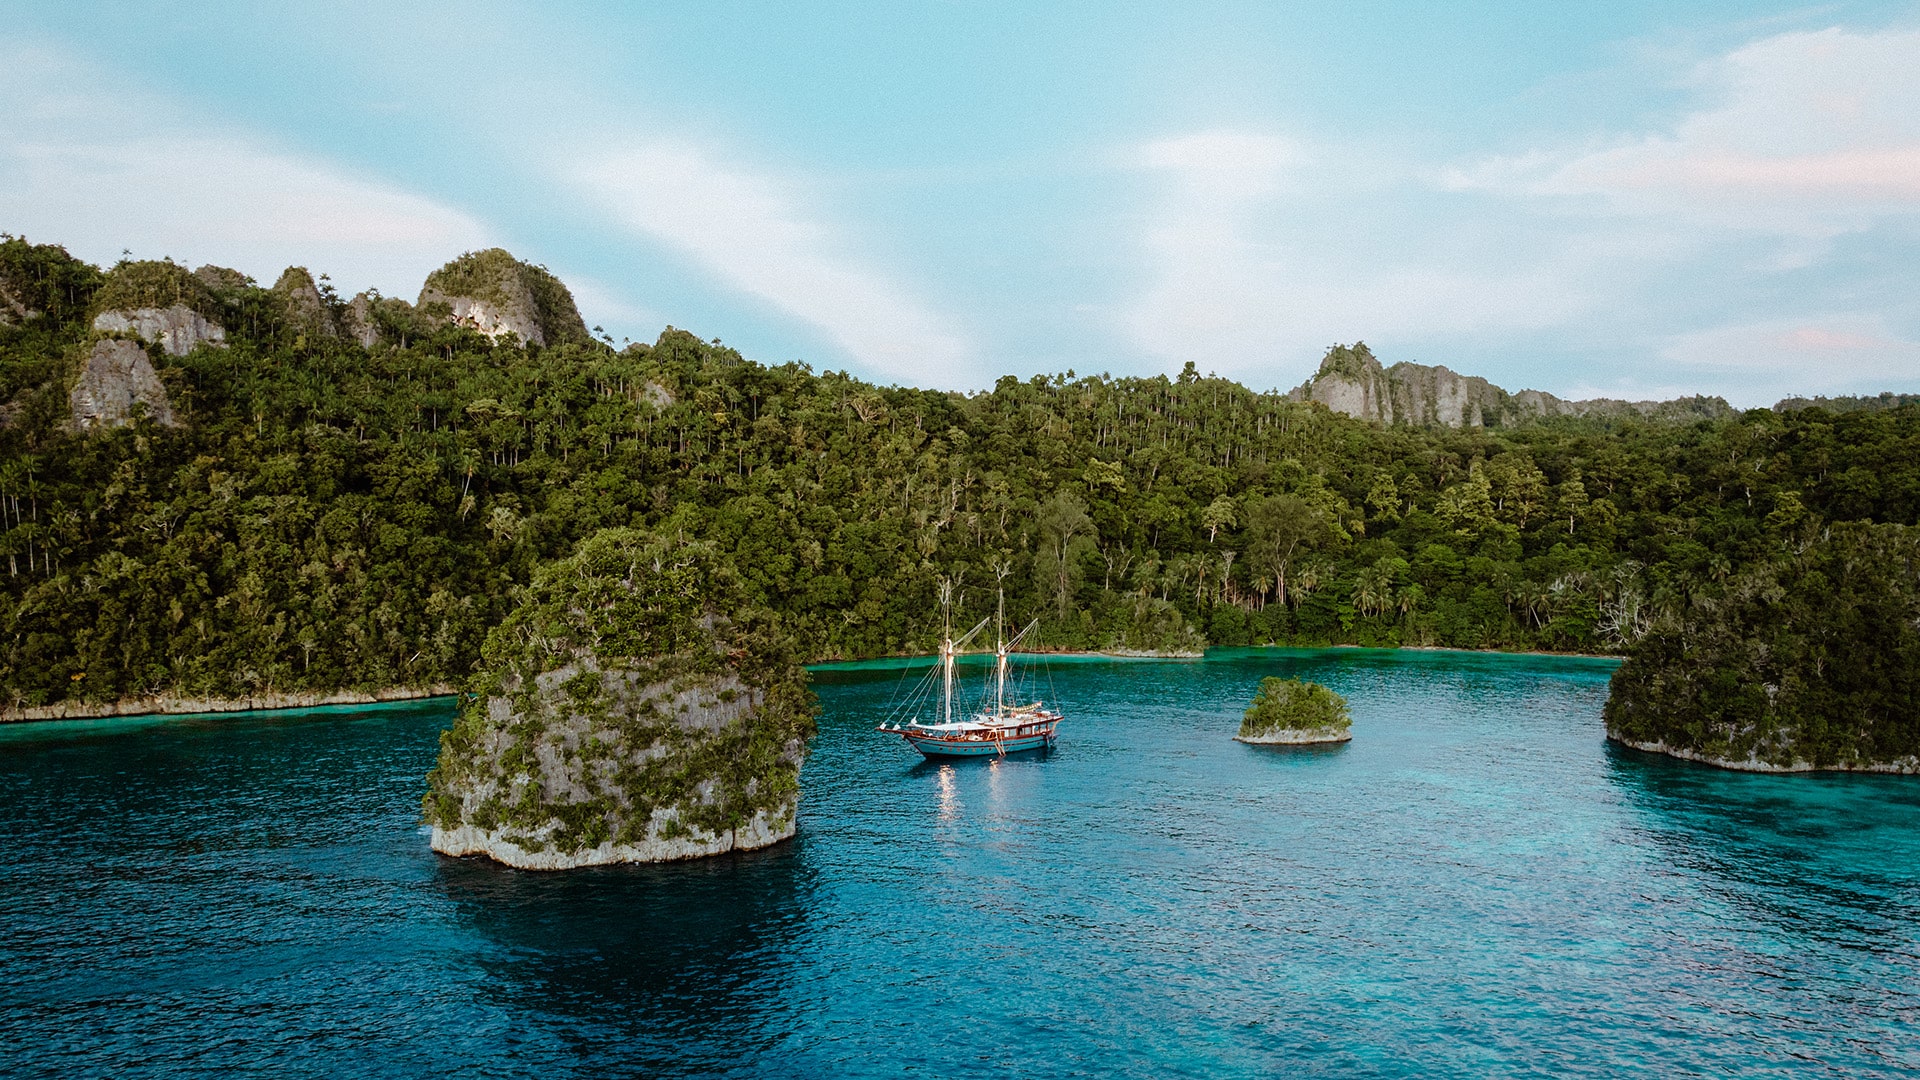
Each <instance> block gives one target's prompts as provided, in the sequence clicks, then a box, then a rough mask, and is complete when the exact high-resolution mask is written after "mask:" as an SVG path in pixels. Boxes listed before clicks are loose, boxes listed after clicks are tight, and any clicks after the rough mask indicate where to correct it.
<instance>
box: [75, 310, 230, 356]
mask: <svg viewBox="0 0 1920 1080" xmlns="http://www.w3.org/2000/svg"><path fill="white" fill-rule="evenodd" d="M93 328H94V329H95V330H101V331H105V332H107V333H110V334H132V335H133V336H135V337H137V338H139V339H140V340H142V341H148V342H157V343H158V344H159V346H160V347H161V348H162V349H165V350H166V351H167V355H168V356H185V355H187V354H188V353H190V352H192V351H193V350H194V348H195V347H196V346H198V345H201V344H207V345H225V344H226V343H227V331H226V328H225V327H222V326H221V325H220V324H219V323H216V322H211V321H209V320H208V319H207V317H206V316H204V315H202V314H200V313H199V312H197V311H194V310H193V309H192V308H189V307H187V306H185V305H183V304H175V305H173V306H172V307H165V308H134V309H133V310H131V311H103V312H101V313H100V314H98V315H95V316H94V317H93Z"/></svg>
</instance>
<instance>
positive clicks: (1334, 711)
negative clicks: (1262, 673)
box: [1240, 676, 1353, 739]
mask: <svg viewBox="0 0 1920 1080" xmlns="http://www.w3.org/2000/svg"><path fill="white" fill-rule="evenodd" d="M1352 726H1353V720H1352V717H1350V716H1349V715H1348V714H1347V699H1346V698H1343V697H1341V696H1340V695H1339V694H1336V693H1334V692H1333V691H1332V690H1329V689H1327V688H1326V687H1324V686H1321V685H1320V684H1319V683H1315V682H1303V681H1301V680H1299V679H1281V678H1276V677H1273V676H1268V677H1267V678H1264V679H1261V680H1260V689H1259V690H1258V691H1257V692H1255V694H1254V695H1253V704H1252V705H1251V706H1250V707H1249V708H1248V709H1247V711H1246V714H1245V716H1244V717H1243V718H1242V719H1241V721H1240V737H1241V738H1243V739H1246V738H1254V737H1257V736H1260V735H1270V734H1272V733H1273V732H1276V731H1329V730H1331V731H1345V730H1347V729H1348V728H1350V727H1352Z"/></svg>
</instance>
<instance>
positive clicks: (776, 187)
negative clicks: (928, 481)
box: [0, 0, 1920, 405]
mask: <svg viewBox="0 0 1920 1080" xmlns="http://www.w3.org/2000/svg"><path fill="white" fill-rule="evenodd" d="M9 8H10V9H11V10H10V15H9V17H8V18H7V19H6V20H4V28H0V105H4V106H5V108H4V109H0V230H6V231H11V232H15V233H25V234H26V235H28V236H29V237H31V238H33V239H35V240H41V241H57V242H62V243H65V244H67V245H68V246H69V248H70V249H71V250H73V251H74V252H75V254H78V255H81V256H83V257H85V258H89V259H92V260H94V261H97V262H108V261H111V260H112V259H113V258H115V257H117V256H118V255H119V253H120V251H121V249H122V248H128V249H131V250H132V251H133V252H134V254H136V255H138V256H142V257H153V256H161V255H170V256H172V257H174V258H175V259H177V260H180V261H184V262H188V263H191V264H194V265H198V264H200V263H203V262H214V263H220V264H224V265H231V266H237V267H239V268H240V269H242V270H244V271H246V272H248V273H250V274H252V275H254V276H255V277H257V278H260V279H262V280H263V281H271V279H272V278H273V277H274V276H276V275H277V274H278V272H279V271H280V269H281V268H282V267H284V266H286V265H288V264H289V263H302V264H305V265H308V266H310V267H311V268H312V269H313V270H314V271H315V272H327V273H330V274H331V275H332V277H333V279H334V281H335V283H336V284H337V285H338V286H339V287H340V288H341V289H342V290H343V291H345V292H349V293H350V292H353V291H357V290H359V289H362V288H368V287H373V288H378V289H380V290H381V291H383V292H385V293H387V294H389V295H400V296H406V297H408V298H411V297H412V296H413V294H414V293H415V292H416V291H417V290H418V288H419V283H420V280H421V278H422V277H424V276H425V274H426V273H427V271H428V270H430V269H432V268H433V267H434V266H437V265H438V264H440V263H441V262H444V261H445V260H446V259H447V258H450V257H451V256H453V255H455V254H458V253H459V252H461V251H463V250H467V249H470V248H473V247H478V246H487V245H494V244H498V245H502V246H505V247H507V248H508V249H510V250H512V251H513V252H514V253H515V254H517V255H519V256H521V257H522V258H526V259H529V260H531V261H534V262H539V263H542V264H545V265H546V266H548V267H550V268H551V269H553V270H554V271H555V272H556V273H558V274H560V275H561V277H563V278H564V279H566V280H567V281H568V282H569V283H570V284H571V285H573V286H574V288H575V292H576V295H577V296H578V298H579V300H580V303H581V307H582V309H583V312H584V314H585V315H586V316H587V320H588V322H589V323H590V324H593V323H598V324H600V325H603V326H605V327H606V328H607V329H608V331H610V332H611V333H612V334H613V335H614V336H615V338H616V339H618V338H621V337H633V338H636V339H640V338H644V339H651V338H652V337H653V336H654V335H655V334H656V333H657V332H658V331H659V328H660V327H661V326H662V325H664V324H667V323H672V324H674V325H677V326H681V327H685V328H687V329H690V330H693V331H695V332H696V333H699V334H701V335H702V336H705V337H719V338H722V339H724V340H725V341H727V342H728V343H729V344H732V345H735V346H736V347H738V348H740V349H741V350H742V351H743V352H745V353H746V354H747V355H749V356H752V357H755V358H757V359H761V360H765V361H769V362H780V361H784V360H789V359H804V360H806V361H808V362H809V363H811V364H813V365H814V367H815V368H816V369H820V368H845V369H849V370H852V371H854V372H856V373H858V374H860V375H863V376H866V377H869V378H874V379H879V380H881V381H887V382H902V383H909V384H918V385H928V386H942V387H957V388H963V389H972V388H979V387H985V386H988V385H991V383H992V381H993V379H994V378H995V377H996V376H998V375H1000V374H1003V373H1009V372H1011V373H1014V374H1019V375H1027V374H1031V373H1034V372H1039V371H1046V372H1052V371H1058V370H1063V369H1067V368H1072V369H1075V370H1077V371H1079V372H1082V373H1085V372H1092V371H1110V372H1113V373H1116V374H1147V373H1153V372H1160V371H1169V372H1170V371H1176V370H1178V369H1179V367H1180V366H1181V364H1182V363H1184V362H1185V361H1187V360H1189V359H1190V360H1193V361H1194V362H1195V363H1196V364H1198V365H1199V367H1200V368H1201V370H1203V371H1208V370H1211V371H1218V372H1219V373H1220V374H1223V375H1229V376H1232V377H1234V378H1238V379H1241V380H1243V381H1245V382H1247V383H1248V384H1250V385H1253V386H1255V387H1256V388H1261V389H1265V388H1269V387H1290V386H1293V385H1296V384H1297V383H1299V382H1300V381H1301V380H1302V379H1303V378H1305V377H1306V375H1308V374H1309V373H1310V372H1311V371H1312V369H1313V367H1314V365H1315V363H1316V362H1317V360H1318V358H1319V355H1320V353H1321V352H1322V351H1323V349H1324V348H1325V346H1326V345H1328V344H1330V343H1332V342H1335V341H1343V342H1344V341H1352V340H1355V339H1364V340H1366V341H1367V342H1369V343H1370V344H1371V345H1372V346H1373V347H1374V349H1375V351H1376V353H1378V354H1379V355H1380V356H1381V357H1382V358H1383V359H1385V360H1386V361H1387V362H1389V363H1391V362H1394V361H1397V360H1416V361H1420V362H1423V363H1444V364H1447V365H1449V366H1451V367H1454V368H1455V369H1457V370H1461V371H1465V372H1468V373H1473V374H1484V375H1486V376H1488V377H1489V378H1492V379H1494V380H1495V381H1496V382H1498V383H1500V384H1502V385H1505V386H1507V387H1509V388H1511V389H1518V388H1521V387H1538V388H1541V389H1546V390H1551V391H1554V392H1556V393H1561V394H1565V395H1591V394H1595V393H1606V394H1612V395H1625V396H1670V395H1673V394H1678V393H1693V392H1703V393H1718V394H1723V395H1725V396H1727V397H1728V398H1729V399H1731V400H1733V401H1734V402H1735V403H1737V404H1742V405H1752V404H1764V403H1770V402H1771V401H1773V400H1774V399H1775V398H1778V397H1780V396H1782V395H1783V394H1787V393H1793V392H1806V393H1814V392H1820V393H1849V392H1861V391H1878V390H1882V389H1893V390H1907V391H1912V390H1920V281H1916V273H1915V269H1916V267H1920V64H1916V63H1915V61H1916V59H1920V6H1917V5H1916V4H1913V3H1898V4H1895V3H1837V4H1827V5H1822V6H1818V7H1812V6H1808V7H1780V8H1776V9H1773V10H1770V11H1769V10H1766V9H1765V8H1764V7H1763V6H1762V5H1756V4H1731V3H1677V2H1663V3H1657V4H1656V3H1641V2H1613V3H1604V4H1603V3H1594V4H1562V5H1544V4H1517V3H1516V4H1504V5H1502V4H1479V5H1438V4H1429V5H1416V4H1394V5H1387V4H1364V3H1345V4H1323V5H1287V4H1250V3H1182V4H1112V3H1106V4H1071V5H1068V4H1062V5H1052V6H1047V7H1042V6H1040V5H1035V4H991V3H965V4H962V3H918V4H907V3H898V4H868V5H850V4H849V5H829V4H807V5H796V4H791V3H786V4H773V3H764V4H758V3H756V4H748V3H712V2H709V3H701V4H685V5H646V6H636V5H626V4H613V3H607V4H597V5H575V6H572V7H568V8H565V9H564V10H563V9H560V8H559V7H558V6H555V5H541V6H536V5H530V4H513V3H468V4H460V5H446V6H425V5H405V4H397V3H387V4H337V5H324V6H323V5H305V6H302V7H301V8H300V9H298V10H295V9H293V8H292V6H286V7H284V8H283V7H282V6H280V5H261V4H252V3H246V4H242V3H231V4H223V3H199V4H194V5H183V4H179V3H177V2H173V3H166V4H160V3H154V4H143V3H116V4H77V3H73V2H72V0H68V2H64V3H57V4H54V3H49V4H36V3H22V2H20V0H15V3H13V4H10V5H9Z"/></svg>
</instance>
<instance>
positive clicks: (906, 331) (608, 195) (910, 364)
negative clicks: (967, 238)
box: [566, 143, 978, 387]
mask: <svg viewBox="0 0 1920 1080" xmlns="http://www.w3.org/2000/svg"><path fill="white" fill-rule="evenodd" d="M566 179H567V180H569V181H570V182H571V183H572V184H574V185H575V186H576V187H577V188H578V189H579V190H580V191H582V192H583V193H585V194H586V195H587V196H588V197H589V198H591V199H593V200H594V201H595V202H596V203H597V204H599V205H600V206H601V207H602V208H603V209H605V210H606V211H607V212H608V213H610V214H611V215H612V216H613V217H614V218H615V219H616V220H617V221H619V222H620V223H621V224H622V225H624V226H625V227H626V228H628V229H630V230H632V231H633V232H634V233H636V234H638V235H642V236H646V237H649V238H652V239H654V240H658V241H663V242H665V243H667V244H669V245H671V246H673V247H675V248H677V249H679V250H681V251H682V252H685V253H686V254H688V255H691V256H692V257H693V258H694V259H696V260H697V261H698V262H699V263H700V264H701V265H703V266H704V267H706V268H707V269H708V270H710V271H711V272H713V273H714V274H716V275H717V276H718V277H720V278H721V279H722V280H724V281H726V282H727V283H728V284H730V285H731V286H733V287H734V288H737V289H740V290H742V291H744V292H746V293H749V294H751V295H753V296H756V297H758V298H760V299H761V300H763V301H766V302H767V303H769V304H771V305H773V306H774V307H775V308H778V309H779V310H781V311H783V312H785V313H786V314H788V315H790V316H793V317H796V318H799V319H801V320H803V321H805V322H807V323H810V324H812V325H813V326H815V327H817V328H818V329H820V330H821V331H823V332H824V333H825V334H826V335H827V336H828V337H829V338H830V339H831V340H832V341H833V342H834V343H835V344H836V345H838V346H839V347H840V348H842V349H844V350H845V351H846V352H847V353H848V354H850V355H851V356H853V357H854V358H855V359H856V360H858V361H859V362H860V363H862V364H863V365H865V366H867V367H869V368H871V369H872V370H874V371H876V372H877V373H879V374H881V375H883V376H885V377H889V378H896V379H901V380H905V381H909V382H913V383H915V384H918V385H934V386H942V387H961V386H969V385H972V384H973V383H974V382H975V381H977V374H978V373H977V372H975V371H974V370H973V368H974V363H973V357H972V350H971V349H970V348H969V346H968V343H967V342H966V340H965V339H964V337H963V336H962V334H961V333H960V332H959V331H958V330H957V329H956V328H955V327H953V326H952V325H951V324H950V322H949V321H948V320H947V319H946V318H945V317H944V316H942V315H941V314H940V313H938V312H936V311H934V310H932V309H931V308H929V307H928V306H926V305H925V304H923V303H922V302H921V301H919V300H918V299H916V298H915V297H913V296H911V295H909V294H908V293H907V292H906V291H905V290H904V289H902V288H901V287H899V286H897V285H895V284H894V283H893V282H891V281H889V280H888V279H887V277H886V276H885V275H883V274H882V273H880V272H879V271H877V270H874V269H871V268H869V267H866V266H863V265H861V264H860V263H859V262H858V261H857V260H856V259H854V258H853V257H852V256H850V255H849V254H847V252H846V247H847V245H846V242H845V240H844V239H843V238H842V237H841V236H840V235H839V234H838V232H837V231H836V230H835V229H833V228H831V227H829V226H828V225H826V224H825V223H823V222H821V221H820V220H819V219H818V218H817V217H815V216H814V215H812V214H809V213H808V212H807V211H805V210H804V209H803V208H802V207H801V206H800V205H799V204H798V200H797V199H796V198H795V197H794V196H793V195H792V194H790V193H789V192H788V191H787V190H784V189H783V186H782V185H781V184H780V183H779V182H777V181H775V180H773V179H771V178H769V177H766V176H762V175H757V174H755V173H752V172H749V171H746V170H742V169H738V168H735V167H732V166H729V165H726V164H723V163H720V162H718V161H716V160H715V159H714V158H713V156H712V155H710V154H708V153H707V152H705V151H703V150H700V149H698V148H695V147H692V146H689V145H685V144H669V143H656V144H650V145H641V146H635V147H631V148H628V149H624V150H620V151H618V152H614V153H609V154H606V155H603V156H600V157H598V158H595V159H593V160H590V161H588V162H586V163H584V164H582V165H580V166H578V167H577V168H576V169H575V170H574V171H572V172H571V173H570V174H568V176H567V177H566Z"/></svg>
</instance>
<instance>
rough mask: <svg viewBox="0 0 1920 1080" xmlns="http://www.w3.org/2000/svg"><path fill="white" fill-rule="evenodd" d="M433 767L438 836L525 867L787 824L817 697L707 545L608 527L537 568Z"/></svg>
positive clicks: (447, 845)
mask: <svg viewBox="0 0 1920 1080" xmlns="http://www.w3.org/2000/svg"><path fill="white" fill-rule="evenodd" d="M483 656H484V657H485V658H486V668H485V669H484V670H483V671H482V672H481V674H480V676H479V679H478V681H477V682H476V684H475V687H474V689H475V690H476V693H475V694H474V695H472V696H471V697H470V698H469V700H468V703H467V704H466V706H465V707H464V709H463V710H462V713H461V716H460V719H459V721H458V722H457V723H456V724H455V725H454V727H453V730H452V731H450V732H448V733H447V734H446V735H445V736H444V737H443V738H442V740H441V746H440V759H439V762H438V764H437V765H436V766H435V767H434V770H433V772H432V774H431V775H429V776H428V778H427V795H426V798H425V800H424V811H425V817H426V819H427V822H428V823H429V824H430V825H432V826H433V838H432V846H433V849H434V850H435V851H438V852H441V853H442V854H446V855H486V856H488V857H490V858H493V859H495V860H497V861H499V862H503V863H506V864H508V865H510V866H516V867H519V868H522V869H528V870H563V869H570V868H573V867H578V866H593V865H598V864H603V863H613V862H658V861H662V860H667V859H684V858H693V857H697V856H702V855H716V854H719V853H721V852H725V851H732V850H739V849H746V848H756V847H764V846H766V845H768V844H772V843H776V842H778V841H780V840H783V839H786V838H787V837H789V836H791V835H793V831H794V827H795V821H796V812H797V810H798V800H799V795H800V766H801V763H802V762H803V761H804V759H805V757H806V745H807V740H808V739H809V738H810V737H811V736H812V734H813V728H814V714H815V711H816V708H817V706H816V704H815V701H814V699H813V695H812V693H811V692H810V691H809V690H808V689H807V686H806V675H805V672H804V671H803V670H802V669H801V668H800V667H799V665H798V663H797V662H796V661H795V660H794V658H793V650H792V647H791V644H790V642H789V641H788V639H787V637H786V635H785V634H784V633H783V632H782V631H781V630H780V629H779V627H778V625H777V623H776V622H775V620H774V619H773V617H772V616H771V615H770V614H769V613H767V612H766V611H764V610H762V609H759V608H757V607H755V606H754V605H753V604H752V603H750V602H749V601H748V600H747V598H746V593H745V589H744V587H743V586H742V585H741V583H740V581H739V578H738V575H737V574H736V573H735V572H734V571H733V569H732V567H731V565H730V564H729V563H727V562H726V560H725V559H724V558H723V557H722V556H721V554H720V552H719V550H718V549H717V548H715V547H714V546H713V545H711V544H707V543H702V542H695V541H688V540H685V539H683V538H682V533H681V532H680V531H679V530H673V531H669V530H668V529H667V528H665V527H663V528H662V529H661V531H660V532H658V533H652V532H644V531H640V530H634V529H608V530H604V531H602V532H599V533H596V534H594V535H593V536H591V537H589V538H588V539H587V540H585V541H583V542H582V543H581V544H580V546H579V547H578V548H577V549H576V550H575V552H574V554H573V555H572V556H571V557H569V558H567V559H563V560H560V561H558V562H556V563H551V564H549V565H547V566H545V567H542V568H541V569H540V570H538V571H536V572H535V576H534V581H533V584H532V586H531V587H530V588H529V589H528V592H527V596H526V600H525V602H524V603H523V604H522V605H521V606H520V607H519V608H518V609H517V610H516V611H514V612H513V613H512V614H511V615H509V616H508V618H507V619H506V621H505V622H503V623H502V624H501V625H500V626H498V627H497V628H495V630H494V631H493V633H492V634H490V635H489V636H488V639H487V644H486V646H485V648H484V650H483Z"/></svg>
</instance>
